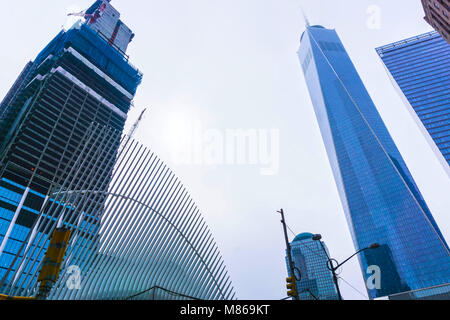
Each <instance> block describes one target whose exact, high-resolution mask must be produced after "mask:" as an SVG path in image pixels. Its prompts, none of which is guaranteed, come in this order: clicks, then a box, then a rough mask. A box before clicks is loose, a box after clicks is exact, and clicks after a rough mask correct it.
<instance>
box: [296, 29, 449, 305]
mask: <svg viewBox="0 0 450 320" xmlns="http://www.w3.org/2000/svg"><path fill="white" fill-rule="evenodd" d="M298 56H299V58H300V62H301V65H302V68H303V72H304V75H305V79H306V82H307V86H308V89H309V92H310V96H311V100H312V103H313V106H314V109H315V112H316V115H317V120H318V122H319V126H320V130H321V133H322V137H323V141H324V144H325V147H326V150H327V153H328V157H329V161H330V164H331V167H332V170H333V173H334V178H335V182H336V184H337V188H338V191H339V194H340V197H341V201H342V205H343V208H344V211H345V214H346V217H347V221H348V224H349V228H350V232H351V235H352V238H353V241H354V245H355V247H356V248H357V249H358V250H359V249H363V248H366V247H368V246H370V245H371V244H372V243H379V244H380V245H381V247H380V248H378V249H375V250H368V251H366V252H363V253H362V254H361V255H360V256H359V259H360V265H361V269H362V274H363V276H364V278H365V279H366V280H369V281H370V280H371V279H372V278H371V275H372V274H371V273H368V267H370V266H372V265H377V266H378V267H379V268H380V269H381V287H375V288H372V286H369V287H368V294H369V297H370V298H372V299H373V298H377V297H382V296H386V295H390V294H394V293H399V292H405V291H409V290H416V289H420V288H425V287H431V286H435V285H440V284H444V283H449V282H450V255H449V248H448V245H447V243H446V242H445V239H444V237H443V236H442V234H441V232H440V230H439V228H438V226H437V225H436V222H435V221H434V219H433V216H432V214H431V212H430V210H429V209H428V207H427V205H426V203H425V201H424V199H423V198H422V196H421V194H420V191H419V190H418V188H417V186H416V184H415V182H414V179H413V178H412V176H411V174H410V172H409V170H408V168H407V166H406V164H405V162H404V161H403V158H402V156H401V155H400V153H399V151H398V149H397V147H396V145H395V144H394V141H393V140H392V138H391V136H390V134H389V132H388V130H387V128H386V126H385V124H384V123H383V121H382V119H381V117H380V115H379V113H378V111H377V109H376V107H375V105H374V103H373V102H372V99H371V98H370V96H369V94H368V92H367V90H366V88H365V87H364V84H363V82H362V80H361V78H360V77H359V75H358V73H357V71H356V69H355V67H354V65H353V63H352V61H351V59H350V57H349V56H348V54H347V52H346V50H345V49H344V46H343V45H342V42H341V40H340V39H339V36H338V35H337V33H336V32H335V31H334V30H330V29H326V28H324V27H322V26H308V27H307V30H306V31H305V32H304V34H303V35H302V37H301V45H300V49H299V52H298Z"/></svg>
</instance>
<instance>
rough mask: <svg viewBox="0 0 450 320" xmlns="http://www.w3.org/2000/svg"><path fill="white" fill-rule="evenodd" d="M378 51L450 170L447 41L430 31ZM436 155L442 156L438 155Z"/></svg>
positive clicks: (449, 170)
mask: <svg viewBox="0 0 450 320" xmlns="http://www.w3.org/2000/svg"><path fill="white" fill-rule="evenodd" d="M377 52H378V54H379V56H380V57H381V59H382V60H383V62H384V64H385V66H386V68H387V70H388V73H389V75H390V77H391V80H392V82H393V84H394V86H395V87H396V88H397V89H398V91H399V94H400V95H401V97H402V98H404V101H405V103H406V105H407V107H408V109H409V111H410V112H412V113H413V114H414V113H415V114H416V115H417V116H418V118H419V119H420V121H421V122H422V124H423V126H422V125H420V124H419V127H420V128H423V127H425V129H426V130H422V131H423V133H424V135H425V136H426V137H428V138H429V137H430V136H431V138H432V140H431V139H429V142H430V143H431V144H432V148H433V149H436V146H437V148H438V150H439V151H440V153H441V154H442V156H443V157H444V159H443V161H442V162H444V165H445V168H446V170H447V171H448V172H450V168H449V165H450V44H448V43H447V42H446V41H445V40H444V39H443V38H442V37H441V36H440V35H439V34H438V33H437V32H429V33H425V34H422V35H419V36H416V37H413V38H409V39H405V40H402V41H399V42H395V43H392V44H389V45H386V46H383V47H380V48H377ZM414 119H417V117H416V116H415V115H414ZM417 120H418V119H417ZM427 131H428V133H427ZM436 151H437V150H436ZM439 151H438V152H437V153H439ZM438 157H439V158H440V159H442V157H441V156H440V154H438Z"/></svg>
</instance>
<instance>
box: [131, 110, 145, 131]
mask: <svg viewBox="0 0 450 320" xmlns="http://www.w3.org/2000/svg"><path fill="white" fill-rule="evenodd" d="M146 111H147V108H145V109H144V110H143V111H142V112H141V115H140V116H139V118H138V119H137V120H136V122H135V123H134V124H133V126H132V127H131V129H130V132H129V133H128V137H130V138H132V137H133V136H134V134H135V133H136V130H137V128H138V127H139V124H140V123H141V121H142V119H144V114H145V112H146Z"/></svg>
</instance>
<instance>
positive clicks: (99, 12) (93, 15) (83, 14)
mask: <svg viewBox="0 0 450 320" xmlns="http://www.w3.org/2000/svg"><path fill="white" fill-rule="evenodd" d="M110 1H111V0H103V2H102V4H101V5H100V6H99V7H98V9H97V10H95V11H94V12H93V13H91V14H87V13H86V11H87V10H83V11H80V12H73V13H69V14H67V16H69V17H70V16H74V17H82V18H85V19H86V20H89V23H95V21H97V19H98V18H100V17H101V16H102V15H103V12H104V11H105V9H106V2H108V3H109V2H110Z"/></svg>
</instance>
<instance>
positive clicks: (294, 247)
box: [286, 232, 339, 300]
mask: <svg viewBox="0 0 450 320" xmlns="http://www.w3.org/2000/svg"><path fill="white" fill-rule="evenodd" d="M312 237H313V234H312V233H307V232H306V233H302V234H299V235H298V236H296V237H295V238H294V240H293V241H292V242H291V251H292V260H293V261H294V265H295V267H296V268H298V269H299V270H300V273H301V279H300V281H297V290H298V296H299V298H300V300H339V297H338V294H337V291H336V287H335V285H334V282H333V275H332V273H331V271H330V270H329V269H328V268H327V263H328V258H327V256H326V254H325V252H323V249H322V247H321V245H320V243H319V242H318V241H313V240H312ZM323 245H324V248H325V250H327V249H326V246H325V244H323ZM286 264H287V267H288V272H289V264H288V259H287V258H286Z"/></svg>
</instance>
